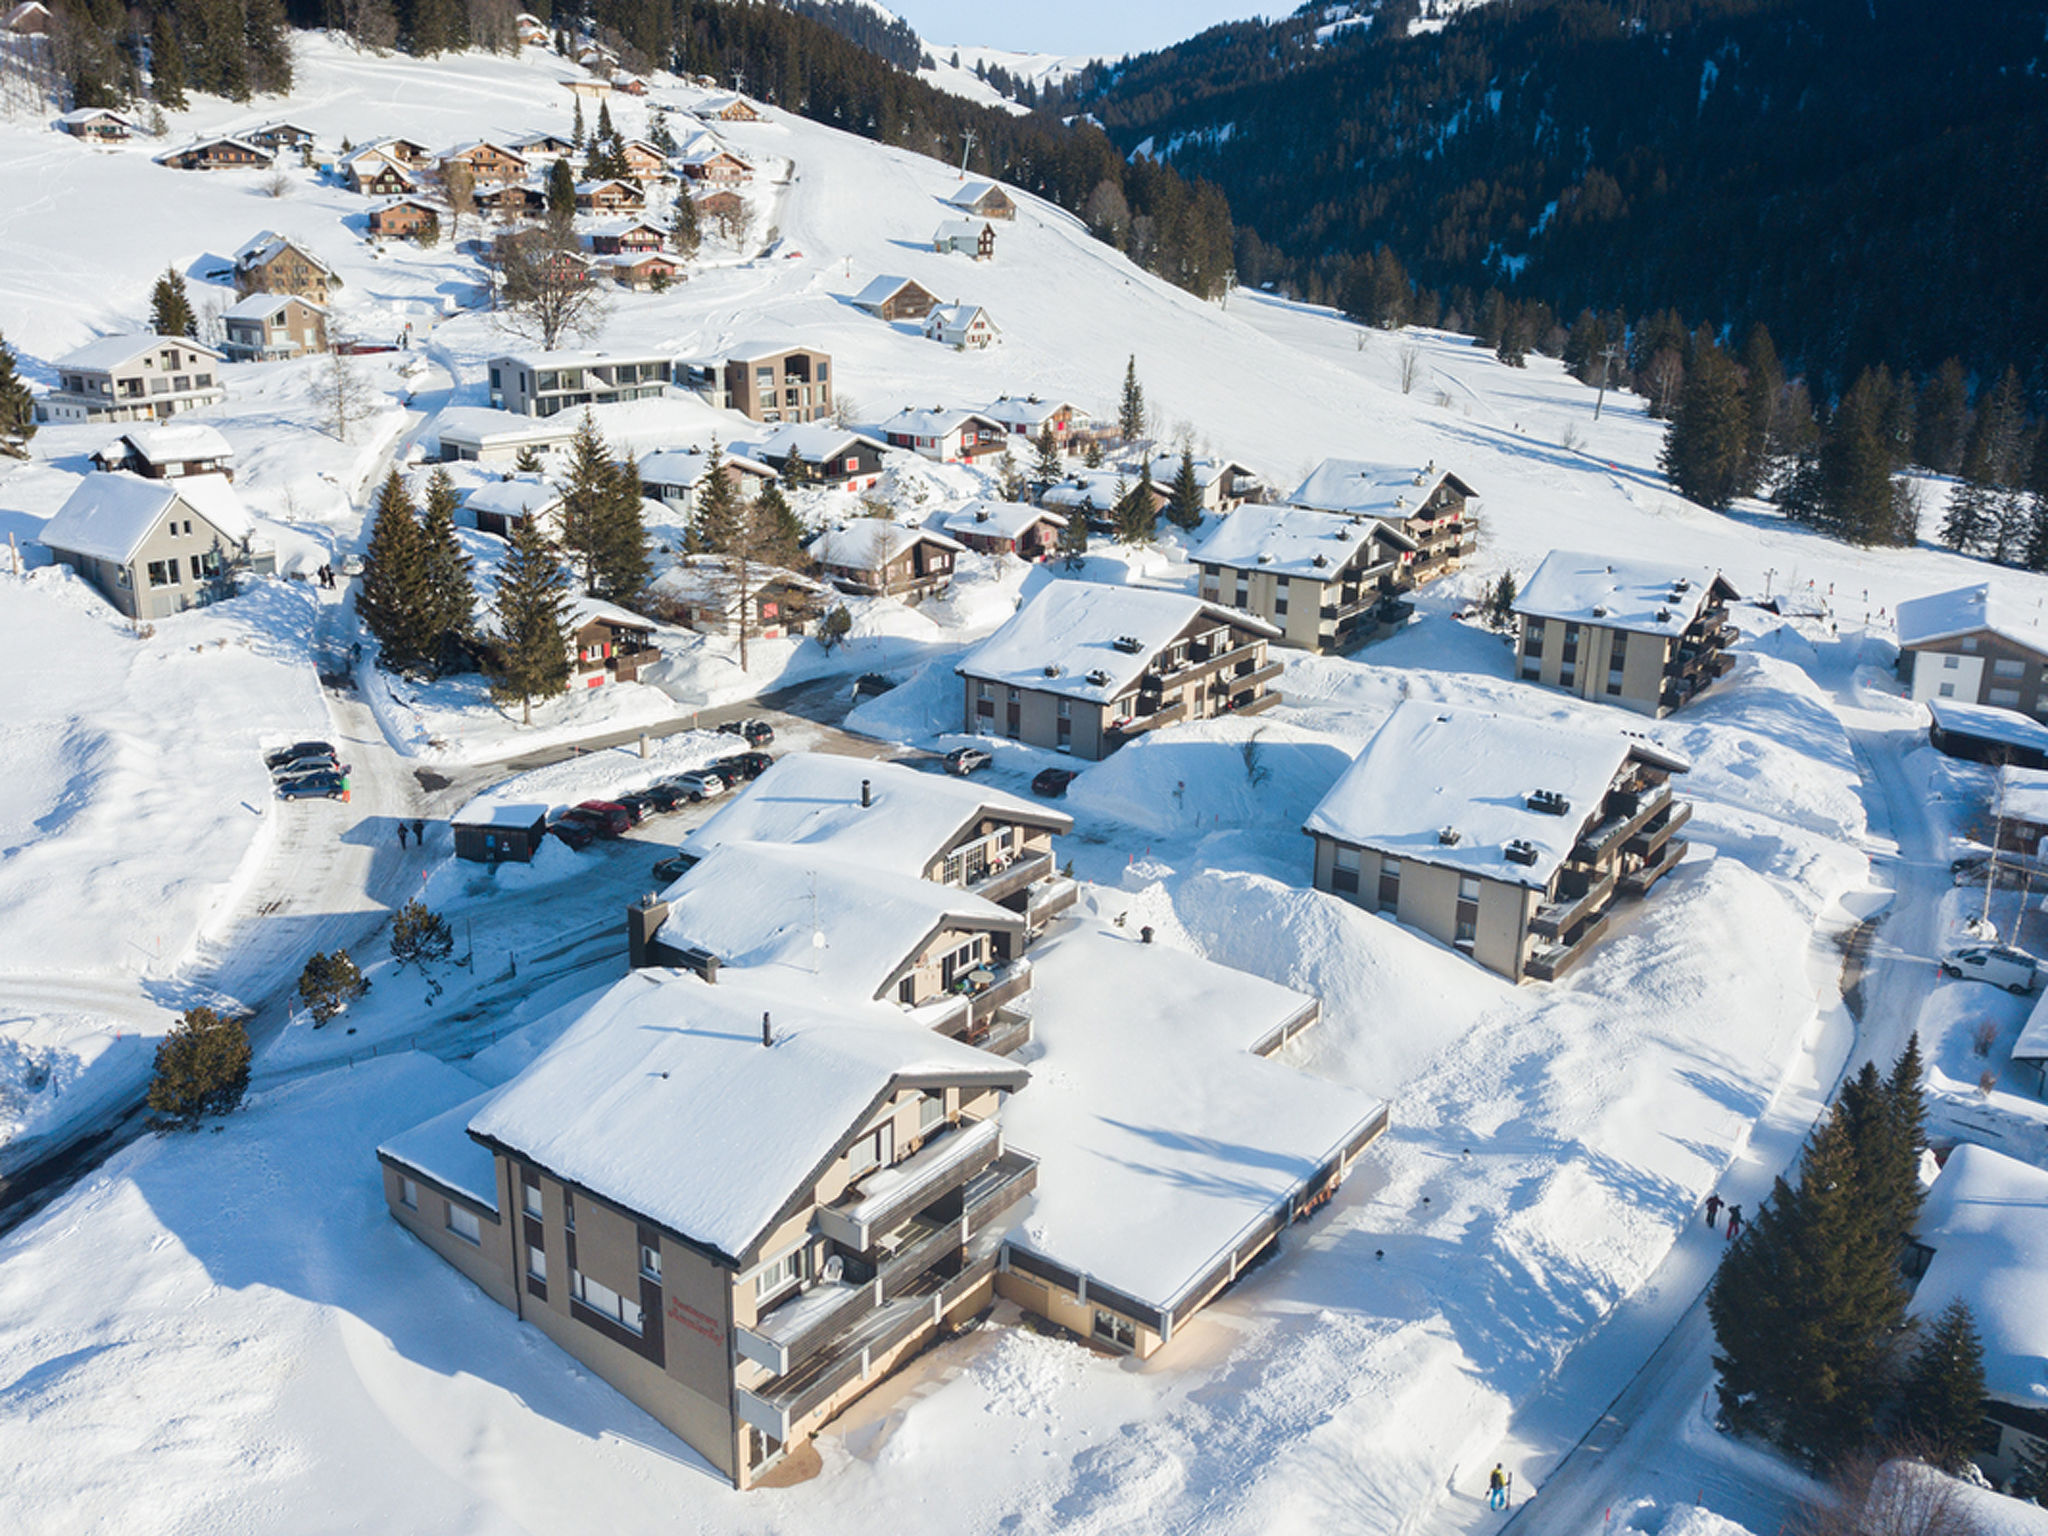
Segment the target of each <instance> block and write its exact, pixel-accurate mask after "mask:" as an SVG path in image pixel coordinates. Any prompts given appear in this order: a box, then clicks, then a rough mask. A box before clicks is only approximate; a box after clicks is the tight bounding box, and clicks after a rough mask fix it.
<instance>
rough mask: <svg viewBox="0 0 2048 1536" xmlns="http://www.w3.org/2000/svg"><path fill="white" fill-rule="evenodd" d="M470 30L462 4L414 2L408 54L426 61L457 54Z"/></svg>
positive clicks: (446, 0) (449, 0)
mask: <svg viewBox="0 0 2048 1536" xmlns="http://www.w3.org/2000/svg"><path fill="white" fill-rule="evenodd" d="M468 30H469V28H468V18H467V15H466V14H465V11H464V8H463V6H462V4H461V3H460V0H412V20H411V25H410V26H408V27H407V28H406V37H405V46H406V51H407V52H408V53H411V54H414V55H416V56H417V57H419V58H423V59H424V58H432V57H433V56H434V55H435V54H437V53H451V52H454V51H455V50H456V49H459V48H461V47H462V46H463V45H464V43H465V42H466V41H467V37H468Z"/></svg>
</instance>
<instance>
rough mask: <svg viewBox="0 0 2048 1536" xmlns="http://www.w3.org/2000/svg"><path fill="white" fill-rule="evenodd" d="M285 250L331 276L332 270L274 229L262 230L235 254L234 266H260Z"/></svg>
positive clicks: (295, 241) (303, 247)
mask: <svg viewBox="0 0 2048 1536" xmlns="http://www.w3.org/2000/svg"><path fill="white" fill-rule="evenodd" d="M287 248H289V249H291V250H294V251H297V252H298V253H299V254H300V255H301V256H303V257H305V259H306V260H307V261H309V262H311V263H312V264H313V265H314V266H316V267H318V268H319V269H320V270H321V271H322V272H325V273H327V274H328V275H330V276H332V275H333V272H334V268H332V267H330V266H329V265H327V263H326V262H324V261H322V260H321V259H320V258H319V257H318V256H315V255H314V254H313V253H312V252H311V251H309V250H307V249H306V247H305V246H304V245H302V244H300V243H299V242H298V241H297V240H294V239H292V238H291V237H290V236H289V235H280V234H279V233H278V232H277V231H276V230H274V229H266V230H264V231H263V232H262V233H261V234H259V235H257V236H256V237H255V238H254V239H252V240H250V241H249V242H248V243H247V244H246V245H244V246H243V247H242V248H241V249H240V250H239V251H237V252H235V265H236V266H238V267H253V266H261V265H262V264H263V263H264V262H267V261H272V260H274V259H276V257H277V256H278V255H279V254H280V253H281V252H283V251H284V250H286V249H287Z"/></svg>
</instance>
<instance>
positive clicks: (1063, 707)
mask: <svg viewBox="0 0 2048 1536" xmlns="http://www.w3.org/2000/svg"><path fill="white" fill-rule="evenodd" d="M1058 713H1059V718H1060V719H1062V720H1071V719H1073V718H1074V701H1073V700H1072V699H1061V700H1060V702H1059V711H1058Z"/></svg>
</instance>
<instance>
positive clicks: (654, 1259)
mask: <svg viewBox="0 0 2048 1536" xmlns="http://www.w3.org/2000/svg"><path fill="white" fill-rule="evenodd" d="M640 1273H641V1274H642V1275H644V1276H645V1277H646V1278H647V1279H649V1280H652V1281H654V1282H655V1283H656V1284H657V1285H658V1284H660V1283H661V1250H660V1249H659V1248H657V1247H656V1246H655V1245H654V1244H652V1243H642V1244H641V1245H640Z"/></svg>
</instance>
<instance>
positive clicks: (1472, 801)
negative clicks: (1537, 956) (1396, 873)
mask: <svg viewBox="0 0 2048 1536" xmlns="http://www.w3.org/2000/svg"><path fill="white" fill-rule="evenodd" d="M1631 758H1639V759H1641V760H1643V761H1646V762H1651V763H1654V764H1656V765H1657V766H1659V767H1663V768H1668V769H1670V770H1672V771H1673V772H1684V771H1685V770H1686V768H1687V767H1688V766H1690V765H1689V764H1688V763H1687V761H1686V759H1685V758H1683V757H1681V756H1679V755H1678V754H1677V753H1674V752H1669V751H1667V750H1665V749H1664V748H1662V747H1659V746H1657V745H1655V744H1654V743H1652V742H1651V741H1649V740H1648V739H1647V738H1646V737H1643V736H1641V735H1637V734H1633V733H1628V732H1623V731H1620V730H1606V729H1600V728H1589V727H1582V726H1577V725H1570V724H1566V723H1564V722H1561V721H1558V720H1554V719H1551V720H1538V719H1534V718H1532V717H1530V716H1526V715H1503V714H1494V713H1490V712H1488V711H1486V710H1479V709H1468V708H1459V707H1457V706H1453V705H1448V704H1434V703H1431V702H1429V701H1428V700H1426V699H1410V700H1407V701H1406V702H1404V703H1401V704H1398V705H1396V706H1395V707H1394V712H1393V713H1392V714H1390V715H1388V716H1387V718H1386V721H1385V722H1384V723H1383V724H1382V725H1381V726H1380V728H1379V729H1378V730H1377V731H1375V732H1374V733H1373V736H1372V739H1371V740H1370V741H1368V742H1367V743H1366V744H1365V750H1364V751H1362V752H1360V753H1359V754H1358V757H1357V759H1356V760H1355V761H1353V763H1352V764H1351V766H1350V767H1349V768H1347V769H1345V770H1344V773H1343V774H1342V776H1341V777H1339V778H1338V780H1337V782H1336V783H1335V784H1334V785H1332V786H1331V787H1330V791H1329V793H1328V794H1326V795H1324V796H1323V798H1322V801H1321V803H1320V804H1318V805H1317V806H1316V808H1315V810H1314V811H1312V812H1311V813H1310V814H1309V818H1308V821H1307V823H1306V825H1305V826H1304V829H1303V830H1305V831H1307V832H1310V833H1318V832H1319V833H1322V834H1323V835H1325V836H1328V837H1333V838H1335V839H1337V840H1338V841H1339V842H1343V843H1351V844H1355V845H1357V846H1360V847H1367V848H1374V849H1377V850H1379V851H1380V852H1382V853H1386V854H1391V855H1392V856H1394V857H1395V858H1399V859H1412V860H1414V861H1416V862H1418V863H1423V864H1435V865H1438V866H1441V867H1443V868H1447V869H1455V870H1457V871H1458V872H1459V873H1461V874H1467V875H1482V876H1485V877H1486V878H1488V879H1491V880H1499V881H1504V882H1506V883H1508V884H1511V885H1523V886H1529V887H1532V888H1535V889H1544V888H1547V887H1548V885H1549V883H1550V878H1551V876H1552V875H1554V874H1555V873H1556V872H1557V870H1558V867H1559V866H1560V865H1562V864H1563V863H1564V861H1565V860H1566V859H1567V858H1568V857H1570V855H1571V851H1572V849H1573V848H1574V847H1576V846H1577V844H1578V841H1579V834H1580V832H1581V830H1582V829H1583V828H1584V827H1585V825H1586V821H1587V819H1588V818H1589V817H1591V816H1594V815H1597V814H1598V813H1599V810H1600V807H1601V805H1602V803H1603V802H1604V801H1605V799H1606V796H1607V791H1608V788H1609V786H1610V785H1611V784H1612V783H1613V782H1614V777H1615V775H1616V774H1618V773H1619V772H1621V769H1622V767H1623V765H1624V764H1626V763H1627V762H1628V761H1629V760H1630V759H1631ZM1537 790H1549V791H1550V792H1552V793H1553V794H1560V795H1563V796H1564V797H1565V799H1566V801H1567V802H1568V809H1567V810H1566V811H1565V813H1564V814H1563V815H1561V816H1553V815H1550V814H1549V813H1547V812H1544V811H1539V810H1532V809H1531V808H1530V806H1529V802H1528V797H1529V796H1530V795H1531V794H1532V793H1533V792H1535V791H1537ZM1445 829H1450V830H1451V831H1454V832H1455V833H1456V834H1457V841H1456V842H1455V843H1446V842H1444V841H1443V840H1442V836H1441V834H1442V832H1443V831H1444V830H1445ZM1515 841H1520V842H1526V843H1528V844H1530V845H1531V846H1532V847H1533V848H1534V849H1535V851H1536V858H1535V861H1534V862H1533V863H1529V864H1521V863H1517V862H1515V861H1513V860H1511V859H1509V858H1508V857H1507V854H1506V852H1505V849H1506V847H1507V845H1508V844H1509V843H1510V842H1515Z"/></svg>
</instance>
